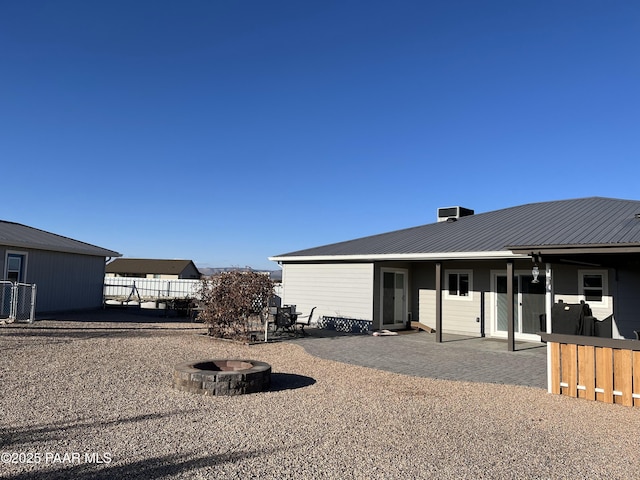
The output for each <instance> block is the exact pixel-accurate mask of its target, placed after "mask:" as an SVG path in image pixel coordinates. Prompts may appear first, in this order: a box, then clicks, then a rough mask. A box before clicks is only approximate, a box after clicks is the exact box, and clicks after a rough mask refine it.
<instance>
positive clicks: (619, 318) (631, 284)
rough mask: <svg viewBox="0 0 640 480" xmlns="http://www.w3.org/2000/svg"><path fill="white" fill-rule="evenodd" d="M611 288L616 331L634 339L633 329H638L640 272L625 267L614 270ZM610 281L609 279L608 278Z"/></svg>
mask: <svg viewBox="0 0 640 480" xmlns="http://www.w3.org/2000/svg"><path fill="white" fill-rule="evenodd" d="M616 277H617V278H616V280H615V283H614V286H613V288H614V289H615V291H614V296H615V303H614V305H613V315H614V318H615V319H616V322H615V323H616V326H617V328H618V333H619V334H620V335H621V336H622V337H624V338H631V339H634V338H636V337H635V334H634V331H635V330H640V324H639V323H638V319H640V308H639V307H640V295H638V292H640V272H639V271H637V270H631V269H627V268H621V269H618V270H617V271H616ZM610 281H611V279H610Z"/></svg>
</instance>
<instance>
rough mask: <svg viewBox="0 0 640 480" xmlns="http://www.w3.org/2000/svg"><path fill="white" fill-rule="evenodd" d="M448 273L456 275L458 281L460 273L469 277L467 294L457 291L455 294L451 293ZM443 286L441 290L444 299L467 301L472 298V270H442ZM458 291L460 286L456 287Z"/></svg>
mask: <svg viewBox="0 0 640 480" xmlns="http://www.w3.org/2000/svg"><path fill="white" fill-rule="evenodd" d="M450 275H457V276H458V281H459V280H460V275H468V277H469V293H468V295H460V294H459V293H456V294H451V293H450V291H449V276H450ZM443 283H444V286H443V291H444V298H445V299H449V300H460V301H464V302H469V301H471V300H473V270H468V269H451V270H445V271H444V282H443ZM457 291H458V292H459V291H460V288H459V287H458V290H457Z"/></svg>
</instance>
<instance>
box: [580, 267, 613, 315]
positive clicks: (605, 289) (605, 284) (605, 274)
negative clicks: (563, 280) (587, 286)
mask: <svg viewBox="0 0 640 480" xmlns="http://www.w3.org/2000/svg"><path fill="white" fill-rule="evenodd" d="M587 275H600V276H601V277H602V301H600V302H598V301H593V300H587V296H586V295H585V293H584V277H586V276H587ZM578 297H579V299H580V300H581V301H584V302H585V303H588V304H589V306H590V307H608V306H609V271H608V270H578Z"/></svg>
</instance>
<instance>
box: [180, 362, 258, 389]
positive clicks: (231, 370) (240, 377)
mask: <svg viewBox="0 0 640 480" xmlns="http://www.w3.org/2000/svg"><path fill="white" fill-rule="evenodd" d="M173 386H174V387H175V388H176V389H178V390H182V391H183V392H189V393H199V394H202V395H242V394H245V393H257V392H262V391H264V390H267V389H268V388H269V387H270V386H271V365H269V364H268V363H265V362H259V361H256V360H225V359H222V360H221V359H215V360H198V361H196V362H185V363H181V364H179V365H176V367H175V368H174V371H173Z"/></svg>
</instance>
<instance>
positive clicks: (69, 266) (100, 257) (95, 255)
mask: <svg viewBox="0 0 640 480" xmlns="http://www.w3.org/2000/svg"><path fill="white" fill-rule="evenodd" d="M119 256H120V254H119V253H118V252H114V251H113V250H107V249H105V248H101V247H97V246H95V245H90V244H88V243H84V242H81V241H78V240H73V239H71V238H68V237H63V236H60V235H56V234H54V233H50V232H45V231H44V230H38V229H37V228H32V227H28V226H26V225H21V224H19V223H14V222H6V221H0V272H1V273H2V278H3V279H4V280H9V281H12V282H21V283H31V284H33V283H35V284H36V285H37V297H36V309H37V311H38V312H39V313H42V312H55V311H65V310H81V309H91V308H100V307H101V306H102V290H103V284H104V273H105V263H106V260H107V259H108V258H111V257H119Z"/></svg>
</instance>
